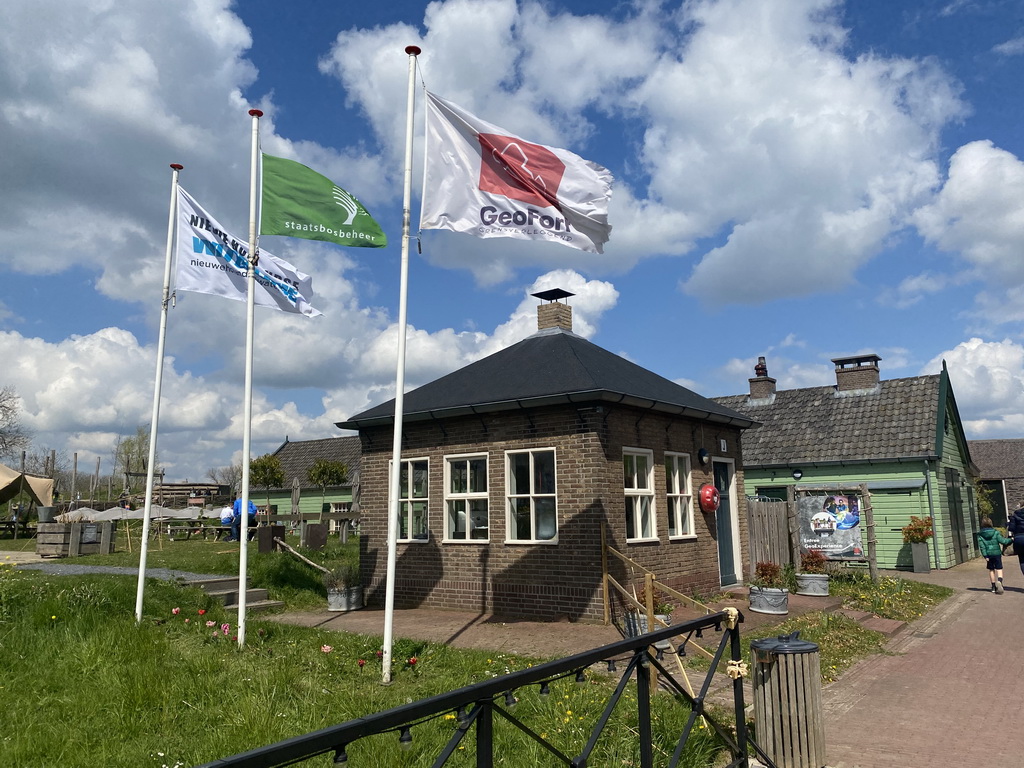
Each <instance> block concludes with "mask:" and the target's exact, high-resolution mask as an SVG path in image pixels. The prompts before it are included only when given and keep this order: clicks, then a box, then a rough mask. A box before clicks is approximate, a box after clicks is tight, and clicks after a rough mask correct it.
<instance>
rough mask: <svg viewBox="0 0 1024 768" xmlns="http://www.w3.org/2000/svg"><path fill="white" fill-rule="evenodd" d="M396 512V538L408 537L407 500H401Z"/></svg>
mask: <svg viewBox="0 0 1024 768" xmlns="http://www.w3.org/2000/svg"><path fill="white" fill-rule="evenodd" d="M399 507H400V509H399V512H398V538H400V539H408V538H409V502H407V501H403V502H402V503H401V504H400V505H399Z"/></svg>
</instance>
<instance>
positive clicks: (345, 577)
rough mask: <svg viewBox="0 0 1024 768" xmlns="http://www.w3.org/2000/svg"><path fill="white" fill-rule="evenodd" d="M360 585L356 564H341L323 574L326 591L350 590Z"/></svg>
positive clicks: (357, 565)
mask: <svg viewBox="0 0 1024 768" xmlns="http://www.w3.org/2000/svg"><path fill="white" fill-rule="evenodd" d="M361 583H362V581H361V577H360V572H359V564H358V563H342V564H341V565H338V566H335V567H334V568H332V569H331V570H329V571H327V573H325V574H324V586H325V587H327V590H328V591H334V590H345V589H351V588H352V587H358V586H359V585H360V584H361Z"/></svg>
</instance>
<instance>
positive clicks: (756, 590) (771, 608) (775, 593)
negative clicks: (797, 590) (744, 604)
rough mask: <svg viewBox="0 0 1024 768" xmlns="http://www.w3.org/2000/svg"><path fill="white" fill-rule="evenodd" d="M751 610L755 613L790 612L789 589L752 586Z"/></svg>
mask: <svg viewBox="0 0 1024 768" xmlns="http://www.w3.org/2000/svg"><path fill="white" fill-rule="evenodd" d="M750 610H752V611H753V612H754V613H774V614H786V613H789V590H788V589H777V588H775V587H753V586H752V587H751V588H750Z"/></svg>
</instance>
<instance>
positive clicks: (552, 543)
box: [505, 538, 558, 547]
mask: <svg viewBox="0 0 1024 768" xmlns="http://www.w3.org/2000/svg"><path fill="white" fill-rule="evenodd" d="M505 544H506V545H509V546H516V545H526V546H535V545H536V546H541V547H544V546H548V547H552V546H555V545H556V544H558V539H557V538H554V539H537V540H534V541H530V540H527V539H506V540H505Z"/></svg>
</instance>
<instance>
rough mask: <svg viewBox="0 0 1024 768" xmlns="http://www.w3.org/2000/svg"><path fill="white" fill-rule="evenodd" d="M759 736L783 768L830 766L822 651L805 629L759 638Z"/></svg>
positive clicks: (756, 696) (756, 672)
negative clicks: (803, 634) (803, 633)
mask: <svg viewBox="0 0 1024 768" xmlns="http://www.w3.org/2000/svg"><path fill="white" fill-rule="evenodd" d="M750 651H751V654H752V655H753V657H754V658H753V669H754V674H753V683H754V734H755V736H754V740H755V741H756V742H757V744H758V745H759V746H760V747H761V749H763V750H764V751H765V753H766V754H767V755H768V757H770V758H771V759H772V762H774V763H775V764H776V765H777V766H778V767H779V768H822V766H824V765H825V720H824V717H823V716H822V711H821V654H820V653H819V649H818V646H817V644H815V643H811V642H808V641H806V640H801V639H800V633H799V632H794V633H793V634H791V635H779V636H778V637H772V638H765V639H763V640H755V641H754V642H752V643H751V644H750Z"/></svg>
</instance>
